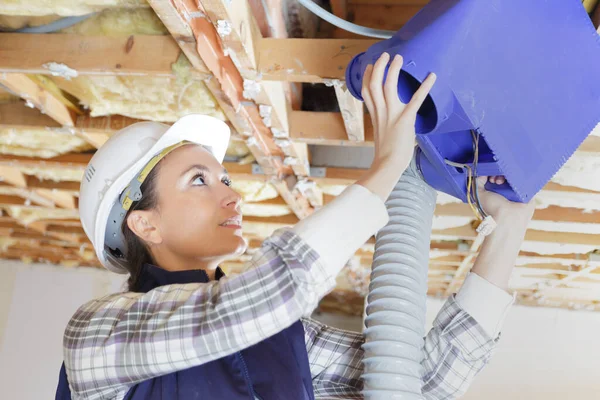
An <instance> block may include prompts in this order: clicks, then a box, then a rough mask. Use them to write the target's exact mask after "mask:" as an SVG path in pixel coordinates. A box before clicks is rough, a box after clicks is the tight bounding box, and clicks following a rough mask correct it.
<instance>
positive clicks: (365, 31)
mask: <svg viewBox="0 0 600 400" xmlns="http://www.w3.org/2000/svg"><path fill="white" fill-rule="evenodd" d="M298 2H299V3H300V4H302V5H303V6H304V7H306V8H307V9H308V10H309V11H310V12H312V13H313V14H315V15H317V16H319V17H320V18H322V19H324V20H325V21H327V22H329V23H330V24H332V25H334V26H337V27H338V28H341V29H343V30H345V31H348V32H352V33H356V34H357V35H362V36H369V37H374V38H379V39H389V38H391V37H392V36H394V34H395V33H396V32H395V31H388V30H385V29H374V28H368V27H366V26H361V25H357V24H353V23H352V22H348V21H346V20H344V19H342V18H340V17H338V16H336V15H333V14H332V13H330V12H329V11H327V10H325V9H324V8H322V7H321V6H319V5H318V4H316V3H315V2H314V1H312V0H298Z"/></svg>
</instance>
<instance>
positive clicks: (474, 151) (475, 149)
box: [471, 129, 488, 218]
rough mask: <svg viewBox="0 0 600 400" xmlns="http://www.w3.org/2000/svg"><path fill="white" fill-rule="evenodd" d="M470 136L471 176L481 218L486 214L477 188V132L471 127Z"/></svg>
mask: <svg viewBox="0 0 600 400" xmlns="http://www.w3.org/2000/svg"><path fill="white" fill-rule="evenodd" d="M471 137H472V138H473V177H474V179H475V190H474V194H475V203H476V205H477V209H478V210H479V212H480V213H481V215H482V216H483V218H485V217H487V216H488V214H487V213H486V212H485V210H484V209H483V206H482V205H481V202H480V201H479V188H478V187H477V185H478V184H477V163H478V162H479V132H477V133H476V132H475V131H474V130H473V129H471Z"/></svg>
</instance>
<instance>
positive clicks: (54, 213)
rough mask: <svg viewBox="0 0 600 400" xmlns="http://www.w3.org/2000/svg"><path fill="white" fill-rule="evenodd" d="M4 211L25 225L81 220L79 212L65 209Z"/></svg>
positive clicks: (13, 209) (12, 207) (12, 209)
mask: <svg viewBox="0 0 600 400" xmlns="http://www.w3.org/2000/svg"><path fill="white" fill-rule="evenodd" d="M4 209H5V210H6V212H7V214H8V215H10V216H11V217H12V218H14V219H17V220H19V221H21V222H22V223H24V224H30V223H32V222H35V221H39V220H47V219H79V212H78V211H77V210H68V209H64V208H28V207H21V206H7V207H4Z"/></svg>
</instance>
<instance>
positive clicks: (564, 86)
mask: <svg viewBox="0 0 600 400" xmlns="http://www.w3.org/2000/svg"><path fill="white" fill-rule="evenodd" d="M384 51H387V52H388V53H390V54H391V55H392V57H393V55H395V54H401V55H402V56H403V57H404V66H403V70H402V72H401V76H400V81H399V84H398V95H399V96H400V98H401V99H402V100H403V101H405V102H406V101H408V100H410V97H411V95H412V94H413V93H414V91H415V90H416V88H417V87H418V86H419V84H420V82H422V81H423V79H425V77H426V76H427V75H428V73H429V72H435V73H436V74H437V75H438V80H437V82H436V84H435V85H434V87H433V89H432V91H431V94H430V96H429V98H428V99H427V100H426V102H425V104H424V105H423V106H422V107H421V109H420V110H419V115H418V120H417V134H418V135H417V143H418V145H419V148H420V151H419V167H420V169H421V172H422V173H423V175H424V177H425V179H426V180H427V182H428V183H429V184H430V185H431V186H433V187H434V188H436V189H438V190H441V191H443V192H445V193H448V194H450V195H453V196H455V197H457V198H459V199H462V200H463V201H466V179H467V174H466V172H465V168H456V167H453V166H450V165H448V163H447V161H452V162H455V163H459V164H466V165H469V166H472V165H473V162H474V147H473V143H474V140H473V136H474V135H473V133H475V134H476V137H479V157H478V168H477V174H478V175H504V176H505V177H506V180H507V183H506V184H505V185H503V186H501V187H496V189H495V190H496V191H497V192H499V193H500V194H502V195H503V196H505V197H506V198H508V199H510V200H513V201H520V202H527V201H529V200H530V199H531V198H532V197H533V196H534V195H535V194H536V193H537V192H538V191H540V190H541V189H542V187H543V186H544V185H545V184H546V183H547V182H548V181H549V180H550V179H551V178H552V176H553V175H554V174H555V173H556V172H557V171H558V170H559V168H560V167H561V166H562V165H563V164H564V163H565V161H566V160H567V159H568V158H569V157H570V156H571V155H572V154H573V153H574V152H575V150H576V149H577V147H578V146H579V145H580V144H581V143H582V142H583V140H584V139H585V138H586V136H587V135H588V134H589V133H590V132H591V131H592V129H593V128H594V127H595V126H596V124H597V123H598V122H599V121H600V37H599V35H598V33H597V32H596V30H595V29H594V27H593V25H592V23H591V21H590V18H589V17H588V15H587V14H586V12H585V10H584V8H583V6H582V4H581V1H580V0H560V1H552V0H527V1H524V0H488V1H482V0H432V1H431V2H430V3H429V4H427V5H426V6H425V7H424V8H423V9H422V10H421V11H420V12H419V13H418V14H417V15H416V16H415V17H413V18H412V19H411V20H410V21H409V22H408V23H407V24H406V25H405V26H404V27H403V28H402V29H401V30H400V31H398V32H397V33H396V34H395V35H394V36H393V37H392V38H390V39H387V40H384V41H382V42H379V43H377V44H375V45H373V46H372V47H371V48H369V49H368V50H367V51H366V52H365V53H362V54H360V55H358V56H356V57H355V58H354V59H353V60H352V61H351V62H350V64H349V66H348V68H347V70H346V82H347V86H348V88H349V89H350V91H351V92H352V94H353V95H354V96H355V97H356V98H359V99H361V100H362V98H361V95H360V88H361V86H362V77H363V73H364V70H365V68H366V67H367V65H368V64H371V63H374V62H375V61H376V60H377V59H378V58H379V56H380V55H381V53H382V52H384Z"/></svg>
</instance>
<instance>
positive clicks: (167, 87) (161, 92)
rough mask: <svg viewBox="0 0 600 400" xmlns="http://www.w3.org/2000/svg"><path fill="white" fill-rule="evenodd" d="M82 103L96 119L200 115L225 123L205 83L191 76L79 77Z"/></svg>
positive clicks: (172, 118)
mask: <svg viewBox="0 0 600 400" xmlns="http://www.w3.org/2000/svg"><path fill="white" fill-rule="evenodd" d="M75 80H76V82H75V83H76V84H77V85H79V86H80V88H81V89H82V90H80V91H79V93H78V95H79V96H80V97H79V100H80V101H81V102H82V103H83V104H84V105H85V106H86V107H88V108H89V109H90V114H91V116H93V117H98V116H105V115H111V114H120V115H125V116H127V117H131V118H138V119H145V120H153V121H162V122H175V121H177V120H178V119H179V118H181V117H182V116H184V115H187V114H192V113H200V114H207V115H212V116H215V117H217V118H219V119H221V120H225V115H224V114H223V112H222V111H221V109H220V108H219V106H218V105H217V102H216V101H215V99H214V98H213V97H212V94H211V93H210V92H209V91H208V89H207V88H206V86H205V85H204V83H203V82H202V81H200V80H195V79H194V78H191V77H186V78H183V79H176V78H167V77H147V76H143V77H121V76H97V77H80V78H76V79H75Z"/></svg>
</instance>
